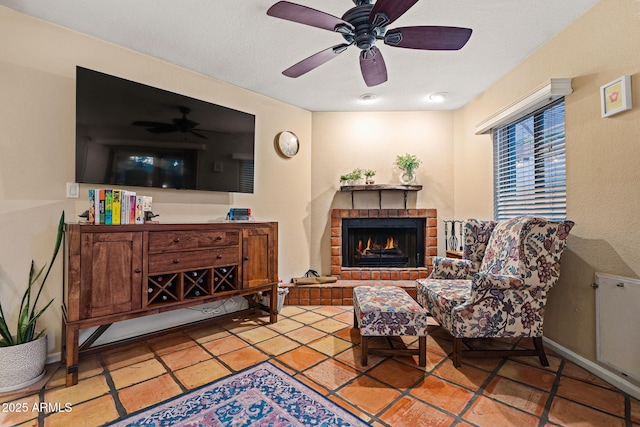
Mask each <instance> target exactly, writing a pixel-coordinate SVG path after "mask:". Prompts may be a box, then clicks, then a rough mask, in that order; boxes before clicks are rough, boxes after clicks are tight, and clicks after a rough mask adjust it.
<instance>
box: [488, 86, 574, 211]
mask: <svg viewBox="0 0 640 427" xmlns="http://www.w3.org/2000/svg"><path fill="white" fill-rule="evenodd" d="M493 142H494V186H495V216H496V219H498V220H502V219H509V218H513V217H516V216H519V215H532V216H542V217H546V218H549V219H558V220H562V219H566V215H567V208H566V205H567V203H566V200H567V198H566V172H565V171H566V159H565V131H564V98H562V99H560V100H558V101H556V102H554V103H553V104H550V105H548V106H546V107H544V108H542V109H540V110H538V111H536V112H534V113H531V114H529V115H527V116H525V117H523V118H521V119H519V120H518V121H516V122H514V123H511V124H508V125H504V126H501V127H498V128H496V129H494V132H493Z"/></svg>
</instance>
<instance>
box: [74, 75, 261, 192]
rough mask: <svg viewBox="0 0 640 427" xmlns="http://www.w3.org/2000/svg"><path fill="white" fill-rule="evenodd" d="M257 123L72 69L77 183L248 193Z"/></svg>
mask: <svg viewBox="0 0 640 427" xmlns="http://www.w3.org/2000/svg"><path fill="white" fill-rule="evenodd" d="M254 150H255V116H254V115H253V114H249V113H245V112H241V111H237V110H234V109H231V108H227V107H223V106H220V105H215V104H212V103H209V102H205V101H201V100H198V99H194V98H191V97H188V96H184V95H179V94H177V93H173V92H169V91H166V90H162V89H158V88H155V87H151V86H147V85H144V84H140V83H136V82H133V81H130V80H125V79H122V78H119V77H114V76H110V75H108V74H104V73H100V72H97V71H93V70H89V69H86V68H82V67H77V70H76V181H77V182H80V183H87V184H96V185H100V186H110V187H114V186H134V187H155V188H177V189H185V190H205V191H220V192H237V193H253V171H254Z"/></svg>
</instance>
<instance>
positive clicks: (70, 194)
mask: <svg viewBox="0 0 640 427" xmlns="http://www.w3.org/2000/svg"><path fill="white" fill-rule="evenodd" d="M78 197H80V184H78V183H77V182H67V199H77V198H78Z"/></svg>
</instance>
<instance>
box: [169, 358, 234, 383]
mask: <svg viewBox="0 0 640 427" xmlns="http://www.w3.org/2000/svg"><path fill="white" fill-rule="evenodd" d="M174 374H175V376H176V378H178V380H179V381H180V382H181V383H182V385H183V386H185V388H188V389H189V390H191V389H194V388H196V387H200V386H201V385H205V384H208V383H210V382H212V381H215V380H217V379H219V378H222V377H226V376H227V375H229V374H231V371H230V370H229V369H227V368H226V367H225V366H224V365H223V364H222V363H220V362H219V361H217V360H214V359H209V360H205V361H204V362H200V363H198V364H197V365H192V366H189V367H188V368H184V369H180V370H179V371H176V372H174Z"/></svg>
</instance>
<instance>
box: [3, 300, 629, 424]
mask: <svg viewBox="0 0 640 427" xmlns="http://www.w3.org/2000/svg"><path fill="white" fill-rule="evenodd" d="M225 319H227V320H222V319H221V320H220V321H219V323H216V322H215V321H212V322H210V323H208V324H205V325H197V326H195V325H194V326H193V327H192V328H187V329H185V330H184V331H182V332H179V333H172V334H167V335H165V336H160V337H155V338H153V339H149V340H147V341H140V342H137V343H133V344H129V345H124V346H120V347H117V348H114V349H112V350H109V351H105V352H102V353H101V354H95V355H85V356H84V357H81V359H80V364H79V365H80V375H79V376H80V382H79V384H78V385H77V386H74V387H65V386H64V385H65V373H64V368H63V367H60V366H59V365H52V368H51V370H50V371H49V375H48V378H47V380H45V381H43V383H42V386H41V385H38V386H37V387H36V388H34V389H33V390H29V389H27V390H24V391H21V392H20V393H14V394H3V395H0V404H1V403H3V402H8V401H18V402H22V401H24V402H26V403H28V404H31V406H32V404H34V403H35V404H38V403H39V402H40V395H39V394H38V392H39V390H40V387H44V388H43V393H44V394H43V395H42V396H43V397H42V400H43V402H45V403H46V404H60V405H61V406H63V405H64V404H65V403H70V404H71V405H72V408H73V410H72V411H71V412H68V413H66V412H57V413H51V414H47V415H46V416H45V415H40V419H38V418H37V417H38V412H37V411H36V412H34V413H24V414H22V415H18V414H16V413H12V414H7V413H6V412H5V413H2V412H0V425H16V424H19V425H20V427H25V426H34V427H43V426H45V425H46V426H53V427H57V426H64V427H67V426H71V427H74V426H79V427H86V426H92V425H102V424H104V423H106V422H110V421H113V420H115V419H117V418H118V412H117V409H116V402H115V401H114V400H113V398H114V396H118V398H119V400H120V402H121V406H119V410H120V411H129V412H131V411H135V410H137V409H139V408H145V407H149V406H150V405H155V404H157V403H159V401H161V400H164V399H166V398H167V397H170V396H176V395H179V394H181V393H182V391H184V390H191V389H194V388H197V387H200V386H202V385H205V384H208V383H211V382H214V381H216V380H218V379H220V378H222V377H225V376H228V375H230V374H232V373H233V372H235V371H238V370H241V369H244V368H246V367H248V366H253V365H255V364H257V363H260V362H262V361H265V360H268V359H270V362H271V363H273V364H274V365H275V366H277V367H279V368H280V369H282V370H283V371H284V372H287V373H288V374H289V375H292V376H294V377H295V378H296V379H297V380H299V381H300V382H301V383H303V384H306V385H307V386H309V387H310V388H312V389H314V390H316V391H317V392H318V393H320V394H321V395H324V396H326V397H327V398H328V399H330V400H332V401H334V402H336V403H337V404H338V405H340V406H342V407H344V408H346V409H347V410H349V411H350V412H352V413H355V414H356V415H357V416H359V417H360V418H362V419H363V420H364V421H365V422H366V423H367V424H369V425H371V426H373V427H402V426H404V425H409V426H411V427H422V426H429V425H451V426H452V427H453V426H455V427H485V426H490V427H507V426H508V427H512V426H513V427H526V426H528V425H539V426H540V427H542V426H544V427H559V426H579V427H582V426H584V427H600V426H606V427H617V426H620V427H623V426H624V427H627V426H629V427H631V426H633V427H640V402H639V401H638V400H637V399H634V398H631V397H629V396H628V395H626V394H625V393H623V392H621V391H619V390H616V389H615V387H613V386H611V385H609V384H607V383H605V382H604V381H603V380H601V379H599V378H598V377H596V376H595V375H593V374H591V373H589V372H587V371H586V370H584V369H582V368H580V367H578V366H577V365H575V364H573V363H571V362H569V361H566V360H565V359H563V358H562V357H561V356H559V355H557V354H552V352H549V351H548V352H547V357H548V359H549V362H550V365H551V366H549V367H544V368H543V367H541V366H540V364H539V360H538V358H537V357H531V356H526V357H512V358H509V359H489V358H484V359H477V358H476V359H474V358H463V366H462V367H461V369H455V368H454V367H453V364H452V363H451V359H450V357H449V356H448V354H449V352H450V351H451V349H452V341H451V336H450V335H449V334H448V333H447V332H446V331H444V330H442V328H441V327H439V326H432V327H430V328H429V336H428V338H427V346H428V348H427V366H426V367H424V368H420V367H418V366H417V356H395V357H383V356H379V355H373V354H370V355H369V364H368V366H366V367H363V366H361V365H360V360H361V357H360V356H361V337H360V333H359V330H357V329H354V328H353V327H352V324H353V307H352V306H351V305H346V306H285V307H284V308H283V310H282V313H280V315H279V320H280V321H279V322H278V323H277V324H274V325H271V324H269V317H268V315H266V314H265V313H264V312H260V313H254V314H250V315H247V314H246V313H238V315H237V317H225ZM229 319H230V320H229ZM311 325H313V326H311ZM318 325H320V329H318V328H317V327H316V326H318ZM515 343H517V345H518V346H519V347H521V348H531V347H532V342H531V340H519V341H517V340H506V341H505V340H486V339H485V340H477V342H476V345H478V346H481V347H485V348H501V347H509V346H513V345H515ZM152 345H153V347H152ZM390 345H391V346H392V347H394V348H404V347H409V348H415V347H416V346H417V339H416V338H415V337H410V336H402V337H392V338H391V339H388V338H386V337H375V338H373V339H371V340H370V346H371V347H372V348H376V347H379V348H389V346H390ZM156 351H157V352H158V353H159V354H158V353H156ZM214 355H215V356H214ZM202 359H204V360H202ZM101 362H102V363H101ZM498 367H499V371H498V372H497V375H496V374H494V372H496V371H497V370H498ZM105 370H106V371H108V373H107V372H105ZM167 370H171V373H168V372H166V371H167ZM557 371H560V372H561V374H562V377H560V379H558V375H557ZM107 375H110V376H111V378H112V381H107V378H108V377H107ZM489 379H490V381H489ZM555 384H558V388H557V390H556V393H557V394H556V395H555V397H554V398H553V402H549V393H548V390H550V389H551V387H553V385H555ZM114 385H115V387H119V388H118V389H116V388H115V387H114ZM405 389H407V390H405ZM625 399H629V401H630V402H631V405H630V406H631V407H630V410H629V409H627V412H626V413H625V412H624V410H625V408H624V401H625ZM546 405H549V406H550V410H549V411H548V413H546V412H545V411H544V408H545V406H546ZM36 409H39V407H38V406H36ZM606 411H610V412H611V413H608V412H606ZM538 416H541V417H542V419H540V418H538ZM625 416H626V417H627V419H626V420H625V419H624V417H625ZM543 420H544V421H543Z"/></svg>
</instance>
